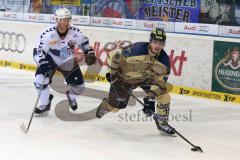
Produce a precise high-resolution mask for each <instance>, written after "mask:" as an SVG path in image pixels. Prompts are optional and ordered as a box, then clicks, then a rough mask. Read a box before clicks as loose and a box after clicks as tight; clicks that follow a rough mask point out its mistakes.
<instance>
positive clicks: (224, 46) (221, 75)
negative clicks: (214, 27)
mask: <svg viewBox="0 0 240 160" xmlns="http://www.w3.org/2000/svg"><path fill="white" fill-rule="evenodd" d="M212 68H213V73H212V90H213V91H217V92H224V93H230V94H238V95H239V94H240V43H234V42H222V41H215V42H214V54H213V66H212Z"/></svg>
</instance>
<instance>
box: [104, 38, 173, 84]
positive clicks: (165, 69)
mask: <svg viewBox="0 0 240 160" xmlns="http://www.w3.org/2000/svg"><path fill="white" fill-rule="evenodd" d="M149 52H151V51H150V49H149V43H148V42H136V43H134V44H133V45H131V46H130V47H128V48H125V49H122V50H114V51H112V52H111V53H110V54H109V55H108V59H107V62H108V63H107V65H108V67H109V71H110V73H111V74H115V73H118V74H119V75H120V76H121V77H122V78H124V79H125V80H127V81H128V82H129V83H132V84H136V83H137V82H140V81H148V80H151V79H154V82H156V83H161V81H163V80H164V81H166V80H167V76H168V75H169V73H170V61H169V57H168V55H167V54H166V52H165V51H164V50H162V51H161V52H160V53H159V54H157V55H156V56H154V55H152V54H149Z"/></svg>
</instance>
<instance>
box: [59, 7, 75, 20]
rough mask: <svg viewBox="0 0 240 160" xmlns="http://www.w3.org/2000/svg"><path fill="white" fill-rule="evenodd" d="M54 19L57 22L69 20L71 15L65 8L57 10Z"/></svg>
mask: <svg viewBox="0 0 240 160" xmlns="http://www.w3.org/2000/svg"><path fill="white" fill-rule="evenodd" d="M55 17H56V20H57V21H59V20H60V19H71V18H72V14H71V12H70V11H69V10H68V9H67V8H58V9H57V10H56V12H55Z"/></svg>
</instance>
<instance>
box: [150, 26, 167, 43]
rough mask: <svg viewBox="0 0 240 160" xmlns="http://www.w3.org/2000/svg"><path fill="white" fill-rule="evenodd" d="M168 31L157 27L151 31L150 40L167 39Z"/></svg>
mask: <svg viewBox="0 0 240 160" xmlns="http://www.w3.org/2000/svg"><path fill="white" fill-rule="evenodd" d="M166 38H167V37H166V33H165V31H164V30H163V29H162V28H155V29H153V30H152V31H151V33H150V42H151V41H152V40H157V41H163V42H165V41H166Z"/></svg>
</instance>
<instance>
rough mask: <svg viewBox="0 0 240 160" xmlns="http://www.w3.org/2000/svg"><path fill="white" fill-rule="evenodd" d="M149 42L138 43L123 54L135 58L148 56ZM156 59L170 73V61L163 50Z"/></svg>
mask: <svg viewBox="0 0 240 160" xmlns="http://www.w3.org/2000/svg"><path fill="white" fill-rule="evenodd" d="M148 52H149V42H136V43H134V44H133V45H132V46H131V47H130V48H129V49H127V50H125V51H123V52H122V54H123V55H124V56H126V57H134V56H148ZM155 58H156V59H157V60H158V61H159V62H160V63H162V64H164V65H165V66H166V67H167V69H168V71H169V73H170V69H171V67H170V61H169V57H168V55H167V53H166V52H165V51H164V50H163V49H162V50H161V52H160V53H159V54H158V55H156V56H155Z"/></svg>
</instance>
